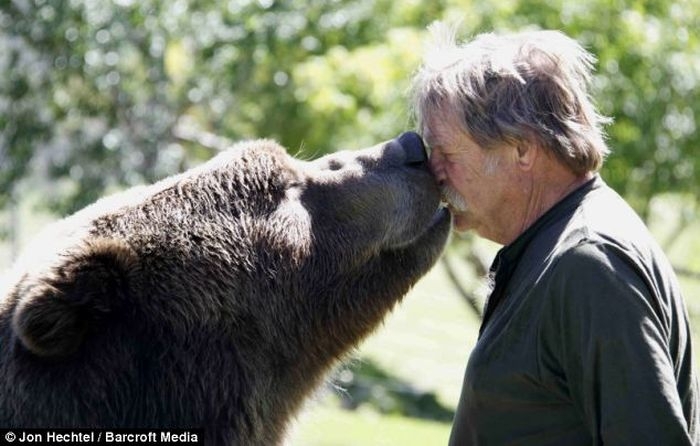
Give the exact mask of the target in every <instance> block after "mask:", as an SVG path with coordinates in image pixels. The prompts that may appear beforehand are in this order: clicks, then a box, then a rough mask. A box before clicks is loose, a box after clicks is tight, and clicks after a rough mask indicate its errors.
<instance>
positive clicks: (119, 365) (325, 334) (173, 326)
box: [0, 133, 451, 444]
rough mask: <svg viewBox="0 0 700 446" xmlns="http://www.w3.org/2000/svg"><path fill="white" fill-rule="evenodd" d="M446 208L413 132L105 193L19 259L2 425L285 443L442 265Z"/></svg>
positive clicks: (0, 313) (207, 167)
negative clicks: (308, 402)
mask: <svg viewBox="0 0 700 446" xmlns="http://www.w3.org/2000/svg"><path fill="white" fill-rule="evenodd" d="M439 204H440V194H439V190H438V187H437V185H436V183H435V179H434V178H433V176H432V174H431V173H430V171H429V169H428V166H427V157H426V154H425V150H424V148H423V145H422V142H421V140H420V137H419V136H418V135H416V134H415V133H406V134H403V135H402V136H401V137H399V138H397V139H395V140H391V141H388V142H386V143H382V144H379V145H377V146H375V147H372V148H368V149H364V150H359V151H344V152H337V153H334V154H331V155H328V156H325V157H322V158H319V159H317V160H314V161H303V160H299V159H295V158H293V157H290V156H289V155H288V154H287V152H286V151H285V150H284V149H283V148H282V147H280V146H279V145H278V144H276V143H274V142H272V141H268V140H259V141H252V142H245V143H240V144H238V145H236V146H234V147H233V148H231V149H230V150H228V151H226V152H224V153H222V154H220V155H219V156H217V157H215V158H214V159H212V160H211V161H209V162H208V163H205V164H203V165H202V166H200V167H197V168H195V169H192V170H190V171H187V172H185V173H183V174H181V175H178V176H174V177H171V178H168V179H166V180H163V181H161V182H159V183H157V184H155V185H153V186H147V187H140V188H135V189H131V190H129V191H126V192H124V193H120V194H117V195H115V196H112V197H108V198H105V199H102V200H100V201H98V202H97V203H95V204H94V205H92V206H89V207H88V208H86V209H84V210H82V211H80V212H78V213H76V214H74V215H73V216H71V217H68V218H67V219H65V220H63V221H61V222H59V223H57V224H56V225H54V226H53V227H52V228H50V229H49V230H48V231H47V232H46V233H45V235H44V237H43V238H41V239H40V241H39V242H38V243H37V244H35V245H33V246H32V247H30V248H29V249H28V251H27V254H26V256H25V258H24V260H23V261H20V262H19V263H18V264H17V266H16V268H15V270H14V274H15V276H14V280H12V281H11V282H10V283H9V284H8V291H7V292H6V294H5V297H4V300H3V301H2V302H1V303H0V329H1V330H2V338H1V339H0V354H1V357H0V361H1V364H0V373H1V374H2V376H0V381H2V382H3V384H0V389H1V391H2V392H3V393H2V395H0V400H2V402H0V424H2V423H5V424H6V425H13V426H19V425H25V426H29V425H33V426H42V425H50V426H53V427H60V426H71V427H75V426H112V427H114V426H129V427H135V426H147V427H157V426H161V427H172V426H191V427H205V428H207V430H208V432H214V433H213V434H211V433H210V436H211V437H210V438H211V439H219V440H221V441H224V442H232V443H233V444H275V443H276V442H277V441H279V438H280V436H281V433H282V431H283V429H284V424H285V421H286V420H287V419H288V418H289V417H290V416H291V414H293V412H294V411H295V410H296V409H297V408H298V406H299V404H300V402H301V401H302V400H303V397H304V396H306V395H307V394H308V393H309V392H310V391H311V390H312V389H313V388H314V387H315V386H316V385H317V384H318V383H319V382H320V381H321V379H322V377H323V375H324V373H325V372H326V371H327V370H328V368H329V367H330V366H331V365H333V364H334V362H335V361H336V360H337V359H338V358H341V357H342V355H343V354H345V353H346V352H347V351H348V350H349V349H351V348H352V347H353V346H355V345H356V344H357V343H358V342H359V341H360V340H361V339H362V338H363V337H364V336H366V335H367V334H369V333H370V332H371V331H372V330H373V329H374V328H375V327H376V326H377V325H378V324H379V323H380V322H381V320H382V318H383V317H384V315H385V314H386V313H387V312H388V311H389V310H390V309H391V308H392V307H393V306H394V305H395V303H396V302H398V301H399V300H400V299H401V297H402V296H403V295H404V294H405V293H406V292H407V291H408V289H409V288H410V287H411V286H412V285H413V284H414V283H415V282H416V281H417V280H418V279H419V278H420V277H421V276H422V275H423V274H425V273H426V272H427V271H428V270H429V269H430V268H431V267H432V265H433V264H434V263H435V262H436V261H437V259H438V257H439V255H440V253H441V251H442V249H443V247H444V245H445V243H446V239H447V237H448V233H449V230H450V221H451V220H450V216H449V213H448V211H447V210H445V209H444V208H441V207H440V206H439ZM18 388H22V390H21V391H18V390H17V389H18ZM212 441H215V440H212Z"/></svg>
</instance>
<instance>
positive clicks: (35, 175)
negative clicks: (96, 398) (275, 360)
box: [0, 0, 700, 446]
mask: <svg viewBox="0 0 700 446" xmlns="http://www.w3.org/2000/svg"><path fill="white" fill-rule="evenodd" d="M434 20H448V21H459V22H460V24H461V25H460V35H461V36H462V37H463V38H466V37H469V36H472V35H474V34H476V33H479V32H484V31H491V30H519V29H524V28H553V29H559V30H562V31H564V32H566V33H567V34H569V35H570V36H572V37H574V38H576V39H578V40H579V41H580V42H581V43H582V44H583V45H584V46H585V47H586V48H587V49H589V50H590V51H591V52H593V53H594V54H595V55H596V56H597V57H598V59H599V60H598V63H597V73H596V75H595V78H594V90H593V92H592V93H593V96H594V98H595V100H596V102H597V104H598V106H599V108H600V110H601V112H602V113H603V114H606V115H608V116H612V117H614V119H615V122H614V124H612V125H611V126H610V127H609V129H608V132H609V144H610V146H611V147H612V149H613V153H612V155H611V156H610V158H609V159H608V160H607V164H606V166H605V168H604V169H603V171H602V175H603V177H604V178H605V179H606V181H607V182H608V183H609V184H610V185H611V186H613V187H614V188H615V189H617V190H618V191H619V192H620V193H621V194H622V195H624V196H625V197H626V198H627V200H628V201H629V202H630V203H631V204H632V205H633V206H634V207H635V209H636V210H637V211H638V212H639V214H640V216H641V217H642V218H643V219H644V220H646V221H647V223H648V224H649V226H650V228H651V229H652V232H653V233H654V235H655V236H656V238H657V240H658V241H659V243H660V244H661V245H662V246H663V247H664V249H665V250H666V252H667V253H668V255H669V257H670V258H671V260H672V263H673V264H674V266H675V267H676V270H677V272H678V274H679V276H680V277H681V282H682V286H683V290H684V292H685V296H686V300H687V304H688V308H689V311H690V313H691V316H692V319H693V324H694V327H695V328H696V332H697V333H700V295H699V293H700V255H698V252H700V222H699V219H698V191H699V189H700V175H699V174H700V156H698V155H700V153H699V150H698V145H699V143H700V136H699V134H698V130H697V125H698V122H700V37H699V36H698V29H700V2H698V1H697V0H646V1H645V0H588V1H586V2H569V1H563V0H546V1H523V0H478V1H476V0H475V1H467V0H462V1H458V0H430V1H428V0H423V1H419V0H402V1H401V2H395V1H392V0H355V1H348V0H285V1H277V0H220V1H210V0H167V1H165V0H157V1H156V0H139V1H136V0H1V1H0V269H4V268H5V267H7V266H9V265H10V263H11V262H12V259H13V258H15V257H16V256H17V254H18V252H19V251H20V250H21V248H22V246H23V245H24V244H25V243H26V241H27V240H28V239H30V238H31V237H32V236H33V235H35V234H36V232H37V231H38V230H39V229H40V228H41V227H42V226H43V225H45V224H47V223H49V222H51V221H53V220H56V219H58V218H60V217H61V216H63V215H66V214H68V213H71V212H73V211H75V210H77V209H79V208H81V207H83V206H84V205H86V204H88V203H90V202H92V201H94V200H95V199H97V198H98V197H100V196H102V195H104V194H108V193H111V192H114V191H117V190H120V189H123V188H125V187H129V186H132V185H137V184H143V183H148V182H153V181H155V180H158V179H160V178H162V177H164V176H166V175H169V174H172V173H175V172H179V171H182V170H184V169H186V168H188V167H191V166H194V165H196V164H198V163H200V162H202V161H203V160H205V159H207V158H209V157H211V156H212V155H213V154H215V153H216V152H217V151H219V150H221V149H222V148H223V147H226V145H227V144H229V142H230V141H236V140H240V139H250V138H257V137H269V138H275V139H277V140H278V141H280V142H281V143H282V144H283V145H285V146H286V147H288V148H289V151H290V153H292V154H293V155H297V156H300V157H304V158H314V157H317V156H320V155H322V154H324V153H327V152H331V151H335V150H340V149H354V148H361V147H364V146H369V145H372V144H375V143H377V142H379V141H382V140H386V139H389V138H392V137H394V136H396V135H397V134H399V133H400V132H402V131H404V130H406V129H410V128H412V126H413V123H412V121H411V116H410V113H409V112H408V110H407V92H408V87H409V79H410V76H411V74H412V72H413V71H414V70H415V69H416V68H417V66H418V64H419V62H420V58H421V53H422V48H423V43H424V41H425V38H426V31H425V28H426V26H427V25H428V24H430V23H431V22H433V21H434ZM497 249H498V246H495V245H493V244H489V243H487V242H485V241H483V240H478V239H476V238H474V237H471V236H468V235H467V236H454V237H453V239H452V242H451V244H450V246H449V248H448V250H447V252H446V254H445V256H443V259H442V260H441V262H440V263H439V264H438V265H437V266H436V267H435V268H434V269H433V271H432V272H431V273H429V274H428V276H426V278H425V279H423V280H422V281H421V282H420V283H419V284H418V285H417V286H416V287H415V288H414V290H413V291H412V292H411V294H409V295H408V296H407V297H406V299H405V301H404V303H403V304H402V305H401V306H399V307H398V308H397V309H396V311H395V312H394V313H393V314H392V315H391V316H390V317H389V319H388V320H387V322H386V324H385V325H384V326H383V327H382V328H381V329H380V330H379V331H378V332H377V333H376V334H375V335H374V336H372V337H371V338H370V339H369V340H368V341H367V342H365V343H364V344H363V345H362V346H361V347H360V348H359V349H358V350H357V351H356V352H355V354H354V355H353V358H354V359H352V360H351V361H349V362H348V363H346V364H344V365H343V366H341V367H339V368H338V370H337V371H336V373H335V374H334V375H333V377H332V379H330V380H329V384H328V386H327V387H325V388H324V389H322V391H321V392H319V394H318V395H316V396H315V398H314V399H313V400H312V401H311V402H310V403H309V405H308V408H307V410H306V411H305V412H304V413H302V414H301V415H300V417H299V419H298V422H297V423H296V424H297V425H296V428H295V430H294V432H293V436H292V441H291V444H293V445H308V446H321V445H323V446H345V445H369V446H378V445H402V446H410V445H421V446H424V445H442V444H445V443H446V441H447V438H448V435H449V429H450V421H451V418H452V415H453V412H454V408H455V404H456V402H457V399H458V396H459V390H460V386H461V380H462V373H463V370H464V367H465V364H466V360H467V357H468V355H469V351H470V349H471V348H472V346H473V345H474V342H475V340H476V334H477V331H478V327H479V317H480V311H481V305H482V302H483V299H482V297H483V296H482V294H483V293H481V292H480V291H479V289H480V287H482V285H481V283H482V282H481V277H482V276H483V274H484V273H485V270H486V268H487V267H488V265H489V264H490V262H491V259H492V257H493V255H494V253H495V251H496V250H497ZM697 341H698V338H697V336H696V343H697ZM696 345H700V343H697V344H696Z"/></svg>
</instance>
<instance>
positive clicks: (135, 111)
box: [0, 0, 435, 213]
mask: <svg viewBox="0 0 700 446" xmlns="http://www.w3.org/2000/svg"><path fill="white" fill-rule="evenodd" d="M390 5H391V2H389V1H386V0H384V1H373V0H360V1H337V0H336V1H330V2H329V1H325V0H312V1H301V0H291V1H285V2H281V1H273V0H258V1H249V0H230V1H228V2H223V3H222V2H215V1H211V0H176V1H174V2H162V1H156V0H146V1H140V2H135V1H133V0H118V1H112V0H13V1H11V2H9V3H6V4H4V5H3V6H2V9H0V48H2V49H3V50H2V52H0V72H2V73H3V76H0V160H2V165H1V167H0V205H2V204H3V203H4V202H6V200H7V199H8V197H10V195H11V193H12V191H13V189H14V188H16V185H17V184H18V180H20V179H22V178H23V177H25V176H26V175H27V173H28V169H29V166H32V167H33V168H34V169H32V170H35V171H38V172H41V173H42V175H41V176H44V177H45V178H49V179H50V181H51V185H50V187H47V188H46V189H47V194H46V198H47V201H48V202H49V203H50V204H51V205H52V208H53V209H55V210H57V211H59V212H60V213H67V212H70V211H73V210H75V209H77V208H79V207H82V206H83V205H85V204H87V203H89V202H91V201H93V200H94V199H96V198H97V197H98V196H100V195H102V194H103V193H105V190H110V189H113V188H118V187H123V186H128V185H132V184H137V183H143V182H148V181H153V180H155V179H157V178H160V177H162V176H164V175H167V174H170V173H172V172H174V171H177V170H180V169H182V168H184V167H186V166H187V165H189V164H190V163H191V162H197V161H199V160H200V159H202V158H205V157H208V156H210V155H211V153H212V151H213V150H216V149H218V148H220V145H221V144H225V142H226V141H227V140H226V139H222V138H219V137H225V138H228V140H236V139H242V138H254V137H261V136H265V137H273V138H276V139H278V140H280V142H282V143H283V144H284V145H286V146H288V147H290V148H291V149H292V150H293V151H297V150H298V149H300V148H302V147H304V148H305V149H308V150H309V151H310V152H311V153H312V154H318V153H322V152H325V151H328V150H332V149H335V148H337V147H338V145H339V144H341V143H345V144H346V146H347V147H357V146H358V145H359V144H365V143H369V142H375V141H376V138H378V137H382V138H388V137H390V136H393V135H394V134H395V133H396V132H398V131H399V129H401V128H404V127H406V126H407V124H408V122H407V119H406V116H407V115H406V113H405V112H404V111H403V109H404V107H403V101H402V100H401V98H400V97H399V96H400V93H401V92H402V90H401V89H400V88H399V89H396V88H394V87H395V86H394V85H393V84H392V81H393V80H396V79H400V80H401V81H402V82H403V83H404V84H405V82H406V78H407V75H406V73H407V71H408V69H407V66H408V65H407V64H408V62H409V60H406V61H404V60H400V61H398V62H399V63H397V64H393V62H392V61H391V59H390V58H391V57H394V56H395V54H389V53H390V52H391V50H390V49H388V48H389V47H388V44H387V42H386V40H385V38H384V36H385V32H386V30H387V28H388V27H389V26H390V24H389V23H388V22H386V21H384V20H382V19H380V18H379V17H381V16H378V15H377V14H376V12H377V11H381V10H384V9H388V8H389V6H390ZM409 6H410V5H409ZM430 8H431V9H434V8H435V6H431V7H430ZM414 9H415V5H414V7H413V8H412V7H408V8H407V9H406V10H405V12H404V15H407V14H408V15H410V14H411V13H412V11H414ZM413 14H414V15H416V13H415V12H413ZM420 16H421V15H420V14H418V17H420ZM412 20H414V21H416V20H417V19H416V17H413V18H412ZM418 22H419V23H420V21H419V20H418ZM420 24H421V25H424V23H420ZM389 34H390V36H393V37H392V38H391V39H390V40H389V42H390V44H397V43H399V44H403V43H404V42H397V39H400V38H401V31H400V30H398V31H391V32H390V33H389ZM410 34H411V35H412V36H415V35H417V31H413V32H412V33H410ZM413 40H414V41H415V37H414V38H413ZM366 45H369V46H370V47H369V48H366V49H365V48H364V47H365V46H366ZM372 45H376V48H374V47H372ZM355 51H358V52H357V53H355ZM402 52H403V53H406V47H405V46H403V47H399V48H398V49H396V50H395V51H394V53H398V54H399V55H400V54H401V53H402ZM346 57H347V59H345V58H346ZM385 57H387V59H385ZM412 60H413V62H415V61H416V59H415V56H414V57H413V59H412ZM367 63H370V64H375V63H376V64H377V68H379V69H380V70H377V71H375V70H373V68H374V67H372V66H371V65H366V66H364V67H361V68H362V69H360V68H359V67H354V66H353V67H352V68H353V70H347V69H348V67H350V66H351V65H349V64H367ZM297 78H298V79H297ZM317 79H318V82H317ZM325 81H328V82H327V83H324V82H325ZM336 81H338V82H336ZM397 91H398V92H399V93H397ZM343 101H344V102H343ZM380 109H381V110H387V111H386V112H384V116H387V117H388V116H390V113H394V114H395V115H396V116H397V117H395V118H393V119H389V125H384V124H386V123H384V122H376V121H375V120H374V119H373V118H374V114H375V112H377V110H380ZM358 116H359V118H358ZM401 117H403V119H402V118H401ZM363 123H370V124H371V126H370V127H371V129H372V130H371V131H366V132H365V131H363V132H358V131H357V129H358V128H362V124H363ZM358 125H359V127H358ZM368 130H369V129H368ZM215 135H216V136H215ZM341 135H344V136H341ZM357 135H362V137H361V138H357Z"/></svg>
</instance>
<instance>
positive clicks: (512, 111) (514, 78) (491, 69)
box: [413, 23, 610, 174]
mask: <svg viewBox="0 0 700 446" xmlns="http://www.w3.org/2000/svg"><path fill="white" fill-rule="evenodd" d="M429 30H430V31H431V34H432V36H433V44H432V46H431V47H430V48H429V49H428V52H427V53H426V56H425V58H424V61H423V65H422V66H421V67H420V69H419V70H418V72H417V73H416V74H415V76H414V79H413V107H414V114H415V117H416V120H417V124H418V127H419V129H420V131H421V132H423V133H424V131H425V127H426V117H427V116H429V115H430V114H434V113H437V112H440V113H448V114H454V116H456V117H457V118H459V120H460V122H461V123H463V126H464V128H463V130H464V131H466V132H467V133H468V134H469V135H470V136H471V137H472V138H473V139H474V140H475V141H476V142H477V143H478V144H479V145H481V146H482V147H484V148H487V149H488V148H493V147H495V146H497V145H498V144H499V143H503V142H508V143H512V144H519V143H521V142H523V141H526V142H529V143H535V144H539V145H541V146H543V147H545V148H547V149H549V150H551V151H552V152H553V153H554V154H555V156H556V157H557V158H558V159H559V160H561V161H562V162H563V163H564V164H565V165H566V166H568V167H569V168H570V169H571V170H572V171H573V172H575V173H577V174H582V173H586V172H592V171H597V170H598V169H599V168H600V167H601V165H602V163H603V159H604V158H605V156H606V155H607V154H608V152H609V149H608V147H607V145H606V143H605V137H604V133H603V130H602V127H603V125H604V124H607V123H609V122H610V119H609V118H606V117H604V116H602V115H600V114H598V112H597V111H596V110H595V107H594V106H593V103H592V101H591V98H590V96H589V94H588V92H587V89H588V86H589V84H590V79H591V70H592V67H593V63H594V62H595V58H594V57H593V55H591V54H590V53H589V52H587V51H586V50H585V49H583V48H582V47H581V46H580V45H579V44H578V43H577V42H576V41H575V40H573V39H571V38H569V37H567V36H566V35H564V34H563V33H561V32H558V31H528V32H521V33H514V34H503V35H497V34H493V33H488V34H481V35H479V36H477V37H476V38H474V39H473V40H471V41H470V42H467V43H465V44H462V45H458V44H457V43H456V42H455V32H454V29H453V28H450V27H448V26H446V25H444V24H442V23H435V24H433V25H431V27H430V28H429Z"/></svg>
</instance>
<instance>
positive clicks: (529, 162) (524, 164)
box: [515, 140, 540, 171]
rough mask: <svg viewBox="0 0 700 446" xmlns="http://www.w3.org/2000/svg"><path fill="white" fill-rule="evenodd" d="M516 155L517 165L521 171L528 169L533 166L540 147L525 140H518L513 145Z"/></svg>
mask: <svg viewBox="0 0 700 446" xmlns="http://www.w3.org/2000/svg"><path fill="white" fill-rule="evenodd" d="M515 150H516V153H517V156H518V167H519V168H520V169H521V170H523V171H530V170H532V168H533V167H534V166H535V161H537V157H538V155H539V152H540V147H539V146H538V145H537V144H533V143H531V142H529V141H527V140H524V141H520V142H518V145H517V146H516V147H515Z"/></svg>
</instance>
